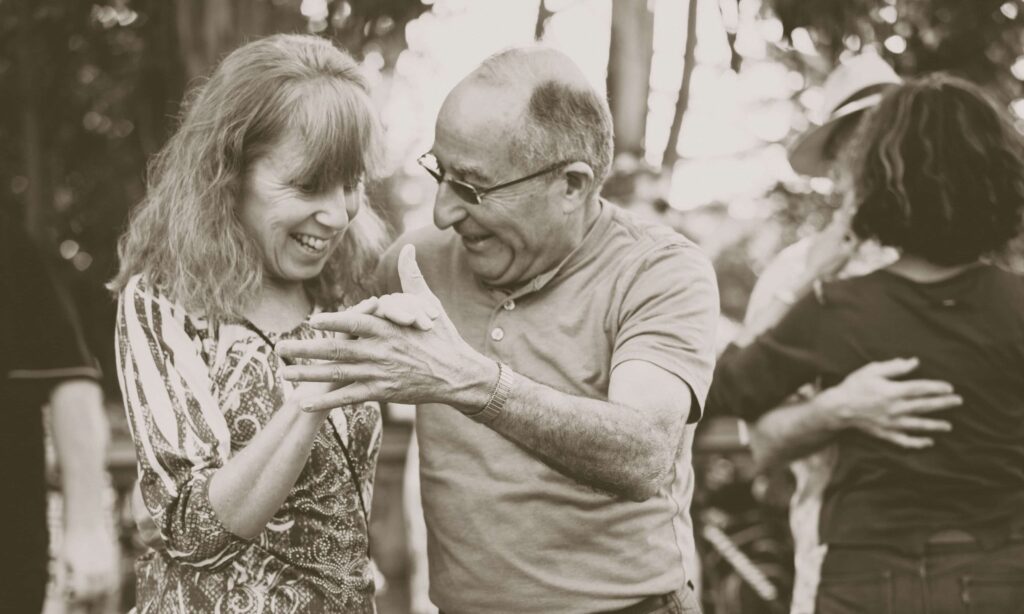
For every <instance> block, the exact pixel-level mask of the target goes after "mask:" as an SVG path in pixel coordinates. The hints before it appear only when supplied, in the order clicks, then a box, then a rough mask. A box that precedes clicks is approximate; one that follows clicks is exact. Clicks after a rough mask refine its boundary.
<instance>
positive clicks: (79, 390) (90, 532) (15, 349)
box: [0, 203, 119, 614]
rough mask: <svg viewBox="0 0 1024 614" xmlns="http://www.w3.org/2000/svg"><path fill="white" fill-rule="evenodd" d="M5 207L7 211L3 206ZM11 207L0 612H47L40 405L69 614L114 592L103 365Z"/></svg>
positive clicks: (3, 298) (2, 298)
mask: <svg viewBox="0 0 1024 614" xmlns="http://www.w3.org/2000/svg"><path fill="white" fill-rule="evenodd" d="M0 204H4V205H6V204H7V203H0ZM69 308H70V305H68V304H67V303H65V301H63V300H62V299H61V297H60V295H59V294H58V293H57V290H56V287H55V286H54V284H53V280H52V279H51V277H50V275H49V271H48V270H47V267H46V266H45V264H44V261H43V259H42V257H41V255H40V254H39V253H38V251H37V250H36V249H35V246H34V245H33V244H32V242H31V241H30V240H29V237H28V235H27V233H25V232H24V230H23V229H22V227H21V224H20V223H19V222H18V220H17V218H16V217H15V216H13V215H12V214H11V213H10V207H0V485H2V495H0V526H3V528H4V533H3V535H4V538H3V547H2V548H0V611H4V612H19V613H20V612H25V613H27V614H30V613H33V612H40V611H41V610H42V608H43V600H44V595H45V588H46V583H47V578H48V569H47V565H48V558H49V557H48V551H47V547H48V534H47V524H46V478H45V460H44V435H43V413H42V411H40V408H41V407H42V405H43V404H44V403H46V402H49V405H50V418H51V428H52V435H53V444H54V449H55V452H56V456H57V461H58V463H59V465H60V467H61V478H62V479H61V487H62V490H63V494H64V523H63V531H62V535H63V538H62V540H61V543H62V547H61V551H60V556H59V563H60V565H61V566H62V567H63V570H62V571H63V574H64V575H63V577H64V578H65V582H64V584H65V586H64V588H65V589H66V591H67V594H66V595H65V597H66V601H67V606H68V607H69V609H68V612H72V611H78V610H76V609H74V608H78V607H86V606H87V605H89V604H96V603H97V602H102V601H103V600H105V599H106V598H107V597H108V596H109V595H110V594H111V593H112V592H113V591H114V590H115V589H116V587H117V582H118V580H119V578H118V568H117V564H118V563H117V542H116V538H115V536H114V532H113V523H112V519H111V516H110V514H109V513H108V512H107V511H106V508H105V506H104V504H103V495H104V492H105V491H104V487H105V479H104V471H105V469H104V460H105V459H104V451H105V445H106V441H107V438H108V434H107V423H106V417H105V415H104V414H103V402H102V391H101V389H100V386H99V384H98V383H97V380H98V379H99V375H100V373H99V370H98V368H97V366H96V361H95V360H94V359H93V358H92V356H91V355H90V354H89V353H88V351H87V350H86V349H85V345H84V344H83V342H82V336H81V334H80V331H79V328H78V326H77V324H76V321H75V318H74V317H73V315H72V313H71V312H70V311H69Z"/></svg>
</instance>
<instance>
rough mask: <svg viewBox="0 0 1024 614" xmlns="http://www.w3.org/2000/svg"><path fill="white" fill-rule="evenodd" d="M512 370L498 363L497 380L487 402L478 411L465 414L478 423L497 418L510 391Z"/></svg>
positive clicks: (485, 422) (487, 422)
mask: <svg viewBox="0 0 1024 614" xmlns="http://www.w3.org/2000/svg"><path fill="white" fill-rule="evenodd" d="M513 376H514V372H513V371H512V369H511V368H510V367H509V366H508V365H506V364H504V363H501V362H499V363H498V382H497V383H496V384H495V385H494V390H493V391H491V398H490V399H488V400H487V404H486V405H484V408H483V409H481V410H480V411H478V412H476V413H473V414H466V417H468V418H470V419H471V420H474V421H476V422H479V423H480V424H490V423H491V422H493V421H494V419H495V418H497V417H498V416H499V415H500V414H501V412H502V410H504V409H505V403H506V402H507V401H508V395H509V393H510V392H511V391H512V379H513Z"/></svg>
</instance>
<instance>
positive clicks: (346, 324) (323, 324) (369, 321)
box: [282, 311, 392, 343]
mask: <svg viewBox="0 0 1024 614" xmlns="http://www.w3.org/2000/svg"><path fill="white" fill-rule="evenodd" d="M309 324H310V325H311V326H312V327H313V328H318V329H320V330H328V331H332V332H336V333H347V334H349V335H352V336H353V337H386V336H387V335H388V334H389V333H390V332H391V330H392V329H391V328H390V326H389V325H388V323H387V322H385V321H384V320H381V319H380V318H377V317H374V316H372V315H368V314H364V313H355V312H353V311H333V312H324V313H318V314H315V315H313V316H310V318H309ZM282 343H283V342H282Z"/></svg>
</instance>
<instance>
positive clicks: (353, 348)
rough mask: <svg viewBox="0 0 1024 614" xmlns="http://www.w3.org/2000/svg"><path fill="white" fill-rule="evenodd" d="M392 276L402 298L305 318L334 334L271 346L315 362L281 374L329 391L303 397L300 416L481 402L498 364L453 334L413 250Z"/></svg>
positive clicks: (405, 251) (469, 408)
mask: <svg viewBox="0 0 1024 614" xmlns="http://www.w3.org/2000/svg"><path fill="white" fill-rule="evenodd" d="M398 275H399V278H400V280H401V283H402V290H403V292H402V293H399V294H388V295H385V296H381V297H374V298H369V299H366V300H364V301H363V302H361V303H359V304H358V305H355V306H353V307H350V308H349V309H346V310H345V311H339V312H331V313H319V314H316V315H314V316H312V317H311V318H310V324H311V325H312V326H313V327H314V328H318V329H321V330H325V331H331V332H334V333H339V334H336V335H334V336H332V337H327V338H321V339H304V340H287V341H281V342H279V343H278V344H277V346H276V348H275V350H276V352H277V353H278V354H280V355H281V356H284V357H286V358H292V359H295V358H303V359H313V360H315V361H319V362H318V363H316V364H306V365H290V366H287V367H284V369H283V371H282V375H283V377H284V378H285V379H287V380H290V381H293V382H300V383H302V382H325V383H327V384H328V385H326V386H323V387H322V388H320V389H319V391H318V392H317V393H316V394H313V395H306V396H304V397H303V398H302V400H301V401H300V404H301V407H302V409H303V410H305V411H324V410H329V409H333V408H336V407H341V406H343V405H351V404H359V403H364V402H367V401H382V402H394V403H408V404H418V403H447V404H449V405H453V406H455V407H456V408H459V409H462V410H463V411H466V412H469V413H471V412H474V411H478V410H479V409H480V408H482V407H483V406H484V405H485V404H486V403H487V399H488V397H489V394H490V389H491V388H492V387H493V385H494V382H495V381H497V378H498V367H497V364H496V363H495V362H494V361H493V360H491V359H489V358H487V357H485V356H483V355H482V354H480V353H479V352H477V351H476V350H474V349H473V348H471V347H470V346H469V344H468V343H466V342H465V340H463V339H462V337H461V336H460V335H459V333H458V331H456V330H455V326H454V325H453V324H452V322H451V320H450V319H449V318H448V316H447V314H446V313H445V312H444V308H443V307H442V305H441V302H440V301H439V300H438V299H437V297H436V296H434V293H433V292H432V291H431V290H430V287H429V286H428V285H427V283H426V280H425V279H424V278H423V274H422V273H421V272H420V270H419V266H418V265H417V263H416V253H415V249H414V248H413V247H412V246H411V245H406V246H405V247H403V248H402V251H401V253H400V254H399V257H398Z"/></svg>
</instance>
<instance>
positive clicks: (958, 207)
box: [708, 76, 1024, 614]
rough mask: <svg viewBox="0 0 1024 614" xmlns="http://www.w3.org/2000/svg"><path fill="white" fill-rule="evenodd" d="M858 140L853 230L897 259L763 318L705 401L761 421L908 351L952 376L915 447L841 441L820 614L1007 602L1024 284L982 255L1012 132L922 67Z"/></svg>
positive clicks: (1017, 513) (1002, 223)
mask: <svg viewBox="0 0 1024 614" xmlns="http://www.w3.org/2000/svg"><path fill="white" fill-rule="evenodd" d="M859 138H860V143H859V145H858V146H857V147H856V151H857V153H856V154H855V156H854V159H853V160H852V163H851V165H850V168H851V169H852V184H851V185H852V192H853V195H854V198H855V199H856V201H857V202H856V205H857V212H856V214H855V215H854V218H853V223H852V226H853V229H854V231H855V232H856V233H857V234H858V235H859V236H860V237H862V238H875V239H878V240H879V241H880V242H881V243H883V244H885V245H891V246H893V247H896V248H899V249H900V250H901V256H900V258H899V260H898V261H897V262H895V263H894V264H892V265H890V266H888V267H886V268H884V269H882V270H879V271H877V272H874V273H871V274H868V275H865V276H863V277H859V278H853V279H847V280H842V281H836V282H832V283H824V284H819V285H817V286H816V287H815V288H814V292H813V293H809V294H808V296H806V297H805V298H804V299H802V300H800V301H799V302H797V303H796V304H795V305H794V307H793V308H792V309H791V311H790V312H789V313H788V314H787V315H786V317H784V318H783V320H782V321H781V322H780V323H779V324H778V325H777V326H776V327H774V328H773V329H771V330H769V331H768V332H767V333H766V334H764V335H763V336H761V337H759V338H758V339H756V340H754V341H753V342H752V343H750V345H748V346H746V347H744V348H738V347H731V348H729V349H728V350H727V351H726V353H725V354H724V355H723V356H722V358H721V359H720V361H719V364H718V367H717V369H716V372H715V377H714V384H713V386H712V391H711V394H710V396H709V400H708V406H709V409H708V411H723V412H727V413H733V414H737V415H740V416H742V417H744V418H745V419H748V420H756V419H757V418H758V417H759V416H760V415H761V414H763V413H764V412H765V411H767V410H769V409H771V408H772V407H774V406H775V405H777V404H778V403H779V402H781V401H782V400H783V399H785V398H786V397H788V396H789V395H790V394H792V393H793V392H794V391H796V390H797V389H798V388H799V387H800V386H802V385H803V384H806V383H811V382H820V383H821V384H822V386H823V387H826V388H827V387H831V386H833V385H835V384H837V383H839V382H841V381H842V380H843V379H844V378H845V377H846V376H847V375H848V374H850V373H852V372H853V371H854V370H856V369H857V368H858V367H861V366H862V365H865V364H867V363H869V362H873V361H880V360H890V359H895V358H901V357H915V358H916V359H917V360H918V361H919V362H918V365H919V366H918V368H917V369H916V370H915V371H914V372H913V374H912V377H914V378H919V377H920V378H928V379H931V380H943V381H946V382H949V383H951V384H952V385H953V387H954V389H955V391H956V393H957V395H959V396H960V397H961V398H962V400H963V405H962V407H958V408H956V409H952V410H948V411H945V412H940V413H938V414H934V415H936V416H937V417H941V418H942V419H944V420H948V421H949V422H950V423H951V425H952V432H951V433H948V434H943V435H941V436H936V437H935V443H934V445H933V446H931V447H926V448H923V449H920V450H906V449H903V448H900V447H897V446H894V445H892V444H891V443H889V442H886V441H883V440H881V439H878V438H876V437H872V436H870V435H869V434H867V433H865V432H862V431H859V430H856V429H849V430H846V431H843V433H842V434H841V435H839V437H838V439H837V441H838V444H839V453H838V461H837V465H836V467H835V470H834V473H833V476H832V479H831V481H830V484H829V487H828V489H827V490H826V493H825V499H824V506H823V509H822V517H821V538H822V541H823V542H825V543H826V544H828V548H829V550H828V554H827V555H826V558H825V562H824V566H823V569H822V580H821V585H820V588H819V593H818V603H817V612H819V614H832V613H845V612H865V613H867V612H870V613H873V614H876V613H884V612H900V613H903V612H907V613H909V612H931V613H933V614H934V613H940V612H962V611H971V612H1011V611H1015V610H1013V609H1012V608H1013V607H1019V603H1020V602H1021V599H1022V598H1024V280H1022V279H1021V278H1020V277H1018V276H1016V275H1012V274H1010V273H1007V272H1005V271H1002V270H1000V269H998V268H996V267H994V266H991V265H988V264H985V263H984V257H985V256H986V255H987V254H989V253H990V252H993V251H994V250H998V249H1000V248H1002V247H1003V246H1005V244H1006V243H1007V242H1008V241H1009V240H1010V239H1012V238H1013V237H1014V236H1015V235H1016V234H1017V232H1018V230H1019V228H1020V214H1021V208H1022V206H1024V146H1022V142H1021V136H1020V134H1019V133H1018V132H1017V131H1016V130H1015V129H1014V128H1013V126H1012V124H1011V123H1010V122H1009V121H1008V119H1007V118H1006V117H1005V116H1004V115H1003V112H1002V111H1000V110H999V108H998V107H997V106H996V105H995V104H993V103H992V102H991V101H990V100H989V99H988V98H987V97H986V96H985V95H984V94H983V93H982V92H981V91H980V90H979V89H978V88H977V87H976V86H974V85H971V84H969V83H967V82H964V81H961V80H958V79H954V78H951V77H946V76H931V77H927V78H924V79H920V80H916V81H912V82H909V83H907V84H905V85H902V86H899V87H898V88H896V89H895V90H893V91H891V92H890V93H888V94H886V96H885V98H884V99H883V100H882V102H881V103H880V105H879V106H878V108H877V109H876V110H874V111H873V112H872V113H871V115H870V116H869V117H868V118H866V120H865V124H864V126H863V128H862V130H861V134H860V135H859ZM924 392H925V391H922V394H923V393H924ZM827 394H828V390H826V391H825V392H824V393H822V395H821V396H822V397H824V396H826V395H827ZM915 419H917V418H913V417H906V418H905V420H911V421H912V420H915ZM922 428H923V425H922ZM968 604H969V607H970V608H971V609H969V610H965V606H968Z"/></svg>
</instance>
